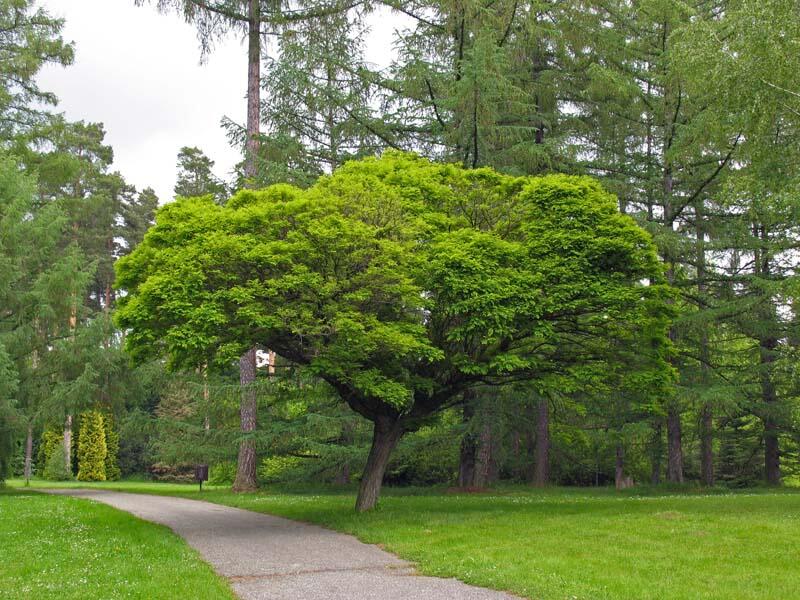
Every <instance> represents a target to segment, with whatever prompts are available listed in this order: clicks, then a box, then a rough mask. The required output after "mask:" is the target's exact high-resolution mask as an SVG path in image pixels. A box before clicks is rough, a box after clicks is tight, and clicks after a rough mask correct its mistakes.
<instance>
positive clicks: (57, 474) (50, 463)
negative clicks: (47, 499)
mask: <svg viewBox="0 0 800 600" xmlns="http://www.w3.org/2000/svg"><path fill="white" fill-rule="evenodd" d="M66 463H67V455H66V453H65V452H64V444H57V445H56V447H55V448H54V449H53V451H52V452H51V453H50V457H49V458H48V459H47V462H46V463H45V465H44V471H43V473H42V477H44V478H45V479H47V480H49V481H68V480H70V479H72V470H71V469H68V468H67V464H66Z"/></svg>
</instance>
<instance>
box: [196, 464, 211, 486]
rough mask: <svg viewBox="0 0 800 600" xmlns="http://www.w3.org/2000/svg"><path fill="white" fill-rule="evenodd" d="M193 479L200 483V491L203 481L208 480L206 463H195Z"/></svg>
mask: <svg viewBox="0 0 800 600" xmlns="http://www.w3.org/2000/svg"><path fill="white" fill-rule="evenodd" d="M194 480H195V481H197V482H198V483H200V491H201V492H202V491H203V482H204V481H208V465H195V467H194Z"/></svg>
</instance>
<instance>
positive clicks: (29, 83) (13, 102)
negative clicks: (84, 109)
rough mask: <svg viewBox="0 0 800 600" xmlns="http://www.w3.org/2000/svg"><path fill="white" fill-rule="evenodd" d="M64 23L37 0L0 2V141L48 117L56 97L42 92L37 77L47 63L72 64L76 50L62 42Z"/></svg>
mask: <svg viewBox="0 0 800 600" xmlns="http://www.w3.org/2000/svg"><path fill="white" fill-rule="evenodd" d="M63 26H64V22H63V21H62V20H61V19H54V18H53V17H51V16H50V15H49V14H48V13H47V11H46V10H44V9H43V8H37V7H36V2H35V0H0V140H2V142H3V145H6V144H7V142H8V141H9V140H11V139H12V138H13V137H15V136H16V135H19V134H21V133H25V132H26V131H27V130H29V129H30V128H31V127H33V126H35V125H36V124H37V123H39V122H40V121H41V120H42V119H43V118H44V117H45V115H46V113H45V112H44V111H43V110H42V107H46V106H48V105H54V104H55V103H56V98H55V96H54V95H53V94H51V93H48V92H45V91H42V90H41V89H39V86H38V85H37V82H36V75H37V73H38V72H39V70H40V69H41V68H42V67H43V66H44V65H46V64H58V65H63V66H66V65H69V64H70V63H71V62H72V59H73V48H72V45H71V44H67V43H65V42H64V40H63V39H61V29H62V28H63Z"/></svg>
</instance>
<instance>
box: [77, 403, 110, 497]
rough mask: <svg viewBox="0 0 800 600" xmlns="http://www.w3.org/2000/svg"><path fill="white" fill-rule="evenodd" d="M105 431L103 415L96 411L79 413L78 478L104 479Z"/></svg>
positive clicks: (81, 479)
mask: <svg viewBox="0 0 800 600" xmlns="http://www.w3.org/2000/svg"><path fill="white" fill-rule="evenodd" d="M107 454H108V449H107V447H106V433H105V427H104V419H103V415H102V414H101V413H99V412H97V411H89V412H85V413H83V414H82V415H81V430H80V435H79V437H78V480H79V481H105V480H106V455H107Z"/></svg>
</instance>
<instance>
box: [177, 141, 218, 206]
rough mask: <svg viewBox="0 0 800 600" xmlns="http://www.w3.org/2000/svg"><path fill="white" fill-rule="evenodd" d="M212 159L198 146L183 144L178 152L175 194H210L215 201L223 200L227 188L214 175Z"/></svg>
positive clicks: (193, 195)
mask: <svg viewBox="0 0 800 600" xmlns="http://www.w3.org/2000/svg"><path fill="white" fill-rule="evenodd" d="M213 169H214V161H213V160H211V159H210V158H208V157H207V156H206V155H205V154H204V153H203V151H202V150H200V148H190V147H188V146H184V147H183V148H181V151H180V152H179V153H178V180H177V182H176V183H175V190H174V191H175V195H176V196H182V197H184V198H192V197H197V196H207V195H211V196H213V197H214V199H215V200H216V201H217V202H223V201H224V199H225V197H226V194H227V190H226V188H225V184H224V183H222V181H220V180H219V179H217V177H216V176H215V175H214V172H213Z"/></svg>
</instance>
